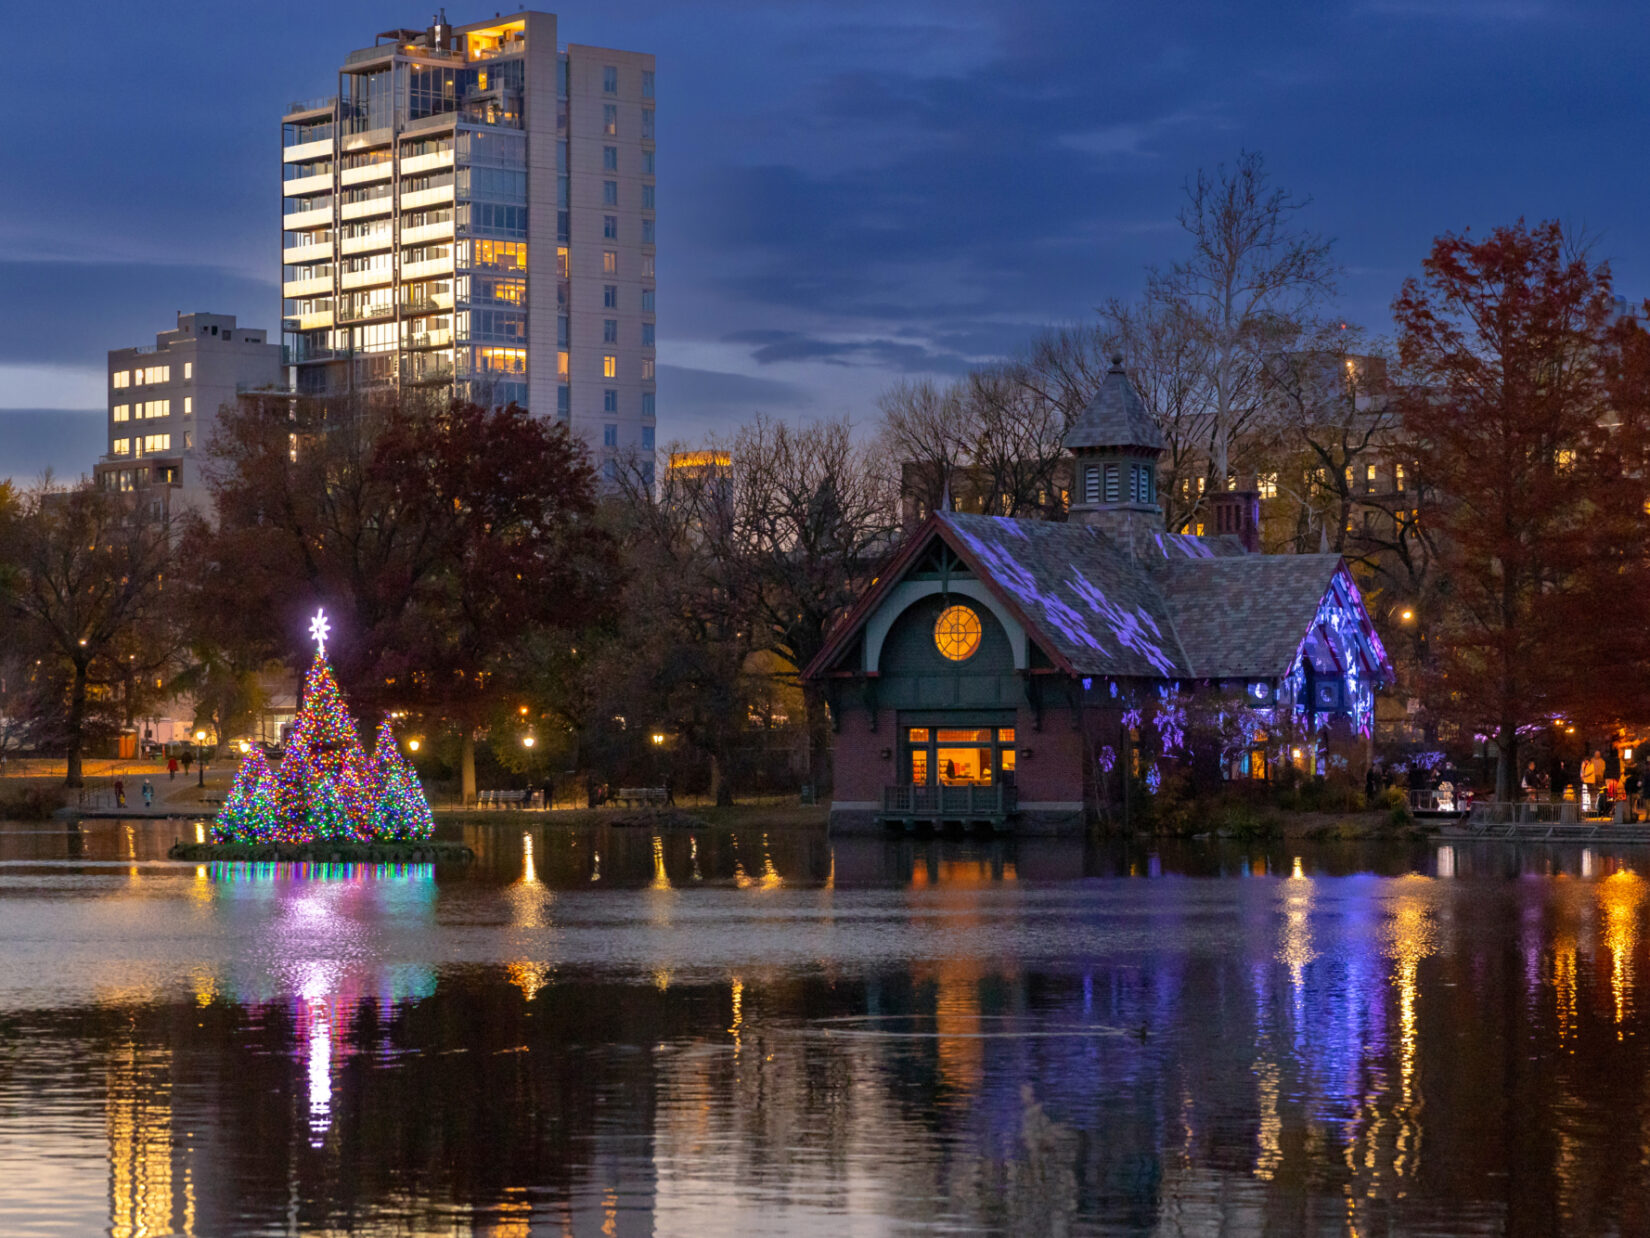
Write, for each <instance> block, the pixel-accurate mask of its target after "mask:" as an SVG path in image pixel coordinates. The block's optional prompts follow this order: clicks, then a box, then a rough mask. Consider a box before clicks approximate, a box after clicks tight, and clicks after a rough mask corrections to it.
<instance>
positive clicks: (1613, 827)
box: [1439, 801, 1650, 843]
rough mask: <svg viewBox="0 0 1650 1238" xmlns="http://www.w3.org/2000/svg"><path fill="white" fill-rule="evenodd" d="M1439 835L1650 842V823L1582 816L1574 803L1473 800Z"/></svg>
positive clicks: (1451, 836) (1557, 840) (1508, 839)
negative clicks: (1457, 819) (1464, 811)
mask: <svg viewBox="0 0 1650 1238" xmlns="http://www.w3.org/2000/svg"><path fill="white" fill-rule="evenodd" d="M1439 836H1440V837H1441V838H1449V839H1485V840H1490V841H1501V842H1554V843H1556V842H1575V843H1650V822H1646V821H1615V820H1612V819H1610V818H1608V817H1593V818H1585V817H1583V816H1582V815H1581V813H1580V811H1579V809H1578V808H1577V806H1576V804H1575V803H1573V802H1568V801H1567V802H1565V803H1561V804H1545V803H1515V804H1498V803H1476V804H1474V805H1473V806H1472V810H1471V811H1470V812H1469V813H1468V814H1467V816H1466V819H1465V820H1463V821H1461V822H1459V823H1458V824H1454V825H1447V826H1445V827H1444V828H1443V829H1442V830H1441V831H1440V832H1439Z"/></svg>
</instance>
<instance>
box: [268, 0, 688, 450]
mask: <svg viewBox="0 0 1650 1238" xmlns="http://www.w3.org/2000/svg"><path fill="white" fill-rule="evenodd" d="M281 135H282V136H281V142H282V152H281V157H282V177H283V181H282V199H283V215H284V218H283V222H282V229H283V234H282V240H281V258H282V262H283V264H284V270H283V272H282V279H283V286H282V292H283V295H284V297H285V309H284V316H283V330H284V332H285V340H286V344H287V346H288V359H289V362H290V363H291V366H292V370H293V374H292V382H293V385H294V386H295V387H296V389H297V390H298V391H299V392H301V393H308V394H323V393H325V394H338V393H344V392H350V391H363V390H373V389H380V390H381V389H386V388H389V389H395V388H399V389H402V390H409V389H426V390H430V391H433V392H435V393H436V394H438V395H444V394H445V393H446V392H448V391H452V392H454V393H455V394H457V395H458V396H460V397H461V398H466V399H471V400H474V401H475V402H477V403H482V404H487V405H502V404H506V403H509V402H511V401H514V402H516V403H519V404H522V405H524V406H526V407H527V408H528V409H530V410H531V411H532V412H533V413H535V414H536V415H539V416H544V417H556V418H558V419H560V420H561V421H562V422H563V423H564V424H566V425H568V426H569V428H570V429H571V430H572V432H573V433H574V434H576V435H578V436H580V437H581V438H583V439H584V441H585V442H586V443H587V444H588V445H589V447H590V448H591V450H592V452H593V453H594V455H595V457H596V459H597V460H598V461H601V462H605V463H607V464H608V465H609V466H610V464H611V461H613V460H614V459H616V458H617V456H618V455H619V454H620V453H622V452H626V451H637V452H641V453H643V454H645V455H646V456H648V457H649V458H651V455H652V450H653V443H654V425H655V418H656V415H657V410H656V408H655V391H656V386H655V382H654V356H655V351H654V330H655V328H654V323H655V316H654V296H655V292H654V289H655V281H654V255H655V252H656V251H655V239H654V227H655V224H654V219H655V214H654V206H655V203H654V192H655V190H654V186H655V180H654V69H653V57H652V56H650V55H643V54H641V53H637V52H621V51H613V50H610V49H606V48H597V47H585V46H581V45H578V44H570V45H568V46H566V47H562V46H561V45H559V44H558V42H557V26H556V17H555V15H554V14H552V13H537V12H521V13H517V14H515V15H513V16H509V17H504V18H494V19H493V20H491V21H485V22H477V23H475V24H472V25H468V26H456V27H455V26H450V25H448V24H447V22H446V17H445V14H443V15H441V16H439V17H437V18H436V20H435V22H434V24H432V25H431V26H429V27H428V28H426V29H422V30H408V29H398V30H390V31H386V32H384V33H383V34H380V35H379V36H378V37H377V40H376V42H375V43H374V45H373V46H371V47H365V48H361V49H359V50H356V51H353V52H350V53H349V54H348V55H347V56H346V57H345V60H344V64H343V65H342V67H341V68H340V69H339V72H338V93H337V94H336V95H335V96H332V97H328V98H322V99H316V100H311V101H309V102H307V103H295V104H293V105H292V107H291V108H289V109H288V111H287V113H286V115H285V117H284V118H283V120H282V126H281Z"/></svg>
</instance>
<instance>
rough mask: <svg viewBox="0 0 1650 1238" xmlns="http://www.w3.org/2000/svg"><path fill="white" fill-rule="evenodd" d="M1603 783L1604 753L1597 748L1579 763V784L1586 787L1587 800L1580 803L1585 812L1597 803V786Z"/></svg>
mask: <svg viewBox="0 0 1650 1238" xmlns="http://www.w3.org/2000/svg"><path fill="white" fill-rule="evenodd" d="M1603 784H1604V754H1603V753H1602V752H1600V751H1599V750H1598V749H1596V748H1595V749H1594V750H1593V755H1592V756H1590V757H1588V758H1587V759H1586V760H1584V761H1583V762H1582V763H1581V785H1582V786H1584V787H1585V788H1587V801H1586V803H1585V804H1583V805H1582V811H1583V812H1586V811H1588V810H1589V809H1591V808H1593V807H1595V806H1596V805H1597V804H1598V793H1599V788H1600V787H1601V786H1603Z"/></svg>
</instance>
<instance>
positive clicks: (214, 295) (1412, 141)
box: [0, 0, 1650, 476]
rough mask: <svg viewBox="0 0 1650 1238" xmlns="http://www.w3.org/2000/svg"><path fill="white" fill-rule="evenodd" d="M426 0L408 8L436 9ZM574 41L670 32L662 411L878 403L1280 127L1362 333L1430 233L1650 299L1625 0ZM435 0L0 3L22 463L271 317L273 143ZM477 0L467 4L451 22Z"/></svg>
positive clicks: (755, 30)
mask: <svg viewBox="0 0 1650 1238" xmlns="http://www.w3.org/2000/svg"><path fill="white" fill-rule="evenodd" d="M420 2H421V3H422V0H420ZM544 7H550V8H554V9H555V11H557V12H558V13H559V14H560V17H561V35H562V39H563V41H564V42H565V41H569V40H571V41H574V42H580V43H591V44H606V45H611V46H617V47H625V48H635V49H638V50H647V51H652V52H654V53H655V54H656V55H657V56H658V65H659V68H658V83H659V84H658V114H659V121H658V128H659V185H660V188H659V234H660V241H659V255H660V256H659V288H660V292H659V320H660V327H659V345H660V346H659V354H660V381H659V387H660V397H659V420H660V436H661V439H662V440H670V439H677V438H681V439H692V438H695V437H698V436H700V435H702V434H704V433H705V432H707V431H709V430H712V429H717V428H727V427H731V426H732V425H734V424H737V422H738V421H740V420H741V419H743V418H745V417H747V416H749V415H750V414H751V413H752V412H754V411H756V410H758V409H762V410H766V411H769V412H773V413H776V414H779V415H782V416H787V417H809V416H817V415H822V414H837V413H842V412H848V413H851V414H853V415H854V416H855V417H856V419H858V420H862V421H869V420H870V419H871V417H872V416H873V415H874V409H873V402H874V399H875V395H876V393H877V392H878V391H879V390H880V389H881V388H882V387H884V386H885V385H886V384H888V383H889V382H891V381H893V380H894V379H895V378H897V377H899V376H901V375H911V374H924V373H935V374H941V375H945V374H952V373H956V372H960V371H961V370H963V369H965V368H966V367H967V366H968V365H969V364H970V363H972V362H975V361H978V360H982V359H985V358H989V357H991V356H994V355H1000V354H1003V353H1009V352H1012V351H1014V350H1015V349H1016V348H1017V347H1019V346H1020V345H1021V344H1022V343H1023V342H1024V341H1025V340H1026V338H1027V337H1028V336H1030V335H1031V334H1033V333H1034V332H1035V331H1036V330H1037V329H1038V328H1039V327H1041V326H1043V325H1046V324H1050V323H1056V322H1065V321H1072V320H1077V319H1081V318H1084V317H1086V316H1088V315H1089V314H1091V313H1092V309H1093V306H1094V305H1096V304H1097V303H1098V302H1100V301H1101V300H1103V299H1104V298H1105V297H1107V296H1109V295H1113V294H1116V295H1123V296H1128V295H1131V294H1133V293H1134V292H1136V291H1137V290H1138V289H1139V287H1140V283H1141V276H1142V271H1143V269H1144V268H1145V267H1146V266H1147V265H1148V264H1151V263H1154V262H1165V261H1168V260H1171V259H1172V258H1173V257H1174V256H1175V254H1176V252H1177V247H1178V244H1179V235H1178V231H1177V225H1176V224H1175V221H1174V216H1175V212H1176V209H1177V208H1178V206H1179V201H1180V187H1181V184H1182V182H1183V181H1184V180H1185V178H1186V177H1187V175H1188V174H1189V173H1191V172H1193V171H1195V170H1196V169H1197V168H1198V167H1199V166H1212V165H1214V164H1216V163H1218V162H1220V161H1223V160H1230V159H1231V158H1232V157H1233V156H1234V155H1235V154H1236V153H1237V152H1238V151H1239V150H1241V149H1243V148H1249V149H1254V150H1259V151H1261V152H1263V153H1264V154H1265V156H1266V159H1267V162H1268V164H1269V166H1270V168H1271V169H1272V172H1273V174H1274V177H1275V179H1276V180H1277V182H1278V183H1279V184H1281V185H1283V186H1285V187H1287V188H1289V189H1291V190H1293V191H1295V192H1296V193H1299V194H1301V195H1309V196H1311V197H1312V198H1313V200H1314V201H1313V205H1312V207H1311V208H1310V210H1309V211H1308V212H1307V213H1306V215H1305V221H1306V222H1308V223H1309V224H1310V225H1311V226H1313V227H1315V228H1317V229H1319V230H1321V231H1323V232H1324V233H1326V234H1328V235H1331V236H1333V237H1335V238H1336V241H1337V252H1338V254H1339V257H1340V260H1341V261H1342V262H1343V263H1344V264H1345V266H1346V268H1347V276H1346V279H1345V282H1344V297H1343V306H1342V312H1343V313H1344V314H1345V316H1347V317H1349V318H1351V319H1354V320H1356V321H1359V322H1362V323H1365V324H1367V325H1369V326H1371V327H1373V328H1375V329H1376V330H1377V331H1384V330H1385V329H1386V327H1387V305H1388V303H1389V302H1390V300H1391V298H1392V295H1393V293H1394V291H1395V290H1396V288H1397V286H1398V283H1399V282H1400V280H1401V279H1402V278H1403V277H1404V276H1405V275H1406V274H1407V273H1409V272H1411V271H1413V270H1414V269H1415V268H1416V265H1417V263H1418V261H1419V259H1420V257H1421V256H1422V254H1423V253H1424V252H1425V250H1426V248H1427V245H1428V243H1429V241H1430V239H1431V238H1432V237H1433V236H1434V235H1435V234H1436V233H1438V232H1440V231H1442V230H1446V229H1459V228H1464V227H1469V226H1470V227H1472V228H1475V229H1484V228H1487V227H1489V226H1492V225H1494V224H1496V223H1500V222H1506V221H1511V220H1514V219H1516V218H1517V217H1519V216H1520V215H1524V216H1528V217H1530V218H1532V219H1533V218H1541V217H1552V216H1556V217H1558V218H1560V219H1562V220H1564V221H1565V222H1566V223H1567V224H1572V225H1578V226H1581V227H1584V228H1586V229H1587V230H1588V231H1590V232H1591V233H1592V234H1593V235H1594V236H1595V237H1596V238H1597V242H1598V252H1599V253H1601V254H1603V255H1605V256H1607V257H1609V258H1610V259H1611V260H1612V263H1613V265H1614V267H1615V270H1616V274H1617V279H1618V285H1619V287H1620V288H1621V290H1622V291H1623V292H1625V293H1626V294H1627V295H1629V296H1630V297H1631V296H1637V295H1642V294H1643V293H1644V292H1645V291H1646V288H1647V285H1650V277H1647V265H1650V252H1647V250H1650V246H1647V241H1646V233H1645V230H1644V229H1643V227H1641V226H1639V215H1640V212H1641V209H1642V207H1641V204H1642V203H1644V202H1645V201H1647V200H1650V194H1647V192H1646V190H1647V186H1646V180H1647V178H1650V174H1647V173H1646V171H1645V170H1644V160H1643V158H1642V152H1643V151H1644V150H1645V148H1646V141H1645V136H1646V134H1645V130H1646V127H1647V116H1650V110H1647V108H1646V105H1645V103H1644V100H1643V97H1642V95H1643V91H1642V71H1641V66H1642V65H1644V64H1645V63H1646V59H1647V58H1646V52H1647V50H1650V49H1647V46H1646V44H1647V43H1650V36H1647V33H1646V24H1645V22H1644V20H1643V14H1642V11H1641V10H1639V9H1637V8H1636V7H1634V6H1629V5H1627V4H1625V3H1622V4H1613V3H1612V4H1607V3H1589V2H1588V0H1567V2H1557V0H1555V2H1553V3H1546V2H1544V0H1374V2H1368V3H1337V2H1335V0H1311V2H1305V3H1297V2H1295V0H1269V2H1267V3H1243V2H1242V0H1219V2H1211V3H1157V4H1140V3H1128V4H1122V3H1112V2H1110V0H1089V2H1076V0H1073V2H1067V3H1054V2H1051V0H945V2H944V3H928V2H918V0H876V2H875V3H861V2H859V0H837V2H835V3H829V4H823V3H822V4H799V3H785V2H783V0H767V2H764V3H755V2H753V0H699V2H698V3H695V4H683V3H680V0H670V2H666V0H635V2H632V3H628V4H613V3H610V2H609V3H601V4H598V3H593V2H587V0H580V2H579V3H569V4H564V5H561V6H554V5H546V6H544ZM428 8H429V6H428V5H427V4H426V5H425V7H419V6H418V4H412V5H406V4H390V3H353V2H349V3H339V2H338V0H332V2H330V3H313V2H310V0H288V2H287V3H283V4H280V5H273V4H261V3H259V4H251V5H225V4H223V3H221V0H220V2H218V3H212V4H205V3H177V2H169V3H166V4H152V3H143V2H136V3H120V4H97V3H91V4H86V5H81V6H76V7H75V8H74V10H73V13H74V21H73V23H72V24H65V23H64V21H63V19H62V16H61V15H60V14H55V13H53V12H52V11H51V9H50V8H49V6H39V5H36V6H33V7H28V6H24V7H22V8H15V9H14V11H13V12H12V13H11V15H10V20H11V28H10V33H11V36H12V45H13V46H14V47H15V48H17V49H18V53H19V54H18V55H16V56H14V57H13V60H12V65H11V72H10V76H11V78H12V81H13V86H12V88H11V89H10V90H9V91H8V101H9V103H10V106H11V109H12V110H13V112H14V114H15V115H14V120H13V122H11V123H10V124H8V126H7V131H8V138H7V140H6V142H5V159H4V163H5V166H6V174H5V176H4V177H3V178H0V476H5V475H6V474H7V473H19V474H32V473H33V472H34V471H36V470H37V469H39V468H40V467H41V466H42V465H44V464H47V463H51V464H54V465H55V466H56V467H57V468H58V470H59V471H60V472H67V473H70V474H75V473H79V472H82V471H89V468H90V465H91V454H95V452H96V451H97V450H98V442H99V438H98V430H97V420H96V419H95V418H93V417H91V416H89V415H85V414H83V415H81V416H79V417H75V416H73V415H71V414H70V413H69V412H66V411H65V412H62V413H57V414H51V415H40V414H38V413H36V414H34V415H30V416H22V415H19V414H17V413H15V412H10V411H7V410H14V409H31V410H40V409H63V410H73V409H81V410H89V409H95V408H97V407H98V406H99V405H100V404H101V402H102V398H103V397H102V381H103V380H102V373H103V364H104V357H103V354H104V352H105V351H106V350H108V349H109V348H112V347H120V346H125V345H128V344H132V343H138V342H143V341H147V340H149V339H151V337H152V336H153V333H154V332H155V331H156V330H159V329H163V328H165V327H167V326H169V325H170V324H171V320H172V315H173V313H174V312H175V311H176V310H178V309H203V310H215V311H222V312H229V313H235V314H238V315H240V316H241V317H242V320H243V321H245V322H248V323H249V324H250V325H255V326H265V327H268V328H270V329H271V330H272V331H273V329H274V328H275V326H276V324H277V320H278V315H279V312H280V302H279V289H278V287H277V283H276V281H277V279H278V277H279V265H278V263H279V253H278V232H277V228H278V219H279V145H278V143H279V136H278V122H279V116H280V113H281V111H282V109H283V107H284V105H285V104H286V102H287V101H288V100H291V99H295V98H305V97H309V96H313V95H318V94H327V93H331V91H332V90H333V88H334V74H335V70H336V68H337V66H338V64H339V62H340V61H341V59H342V57H343V55H344V54H345V53H346V52H347V51H348V50H349V49H351V48H354V47H358V46H363V45H366V44H370V43H371V42H372V36H373V34H374V33H375V32H376V31H378V30H382V29H387V28H389V27H391V26H417V25H423V24H426V23H427V22H428V20H429V18H430V16H431V12H430V11H426V10H427V9H428ZM496 8H497V5H496V3H495V4H493V5H487V6H485V7H484V6H483V5H474V6H471V7H466V6H465V5H464V4H463V2H462V0H458V2H457V3H455V4H452V5H450V6H449V8H448V16H449V17H450V18H451V19H452V20H453V21H455V22H466V21H471V20H477V19H480V18H483V17H486V16H489V15H490V14H491V12H493V11H495V10H496Z"/></svg>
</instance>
